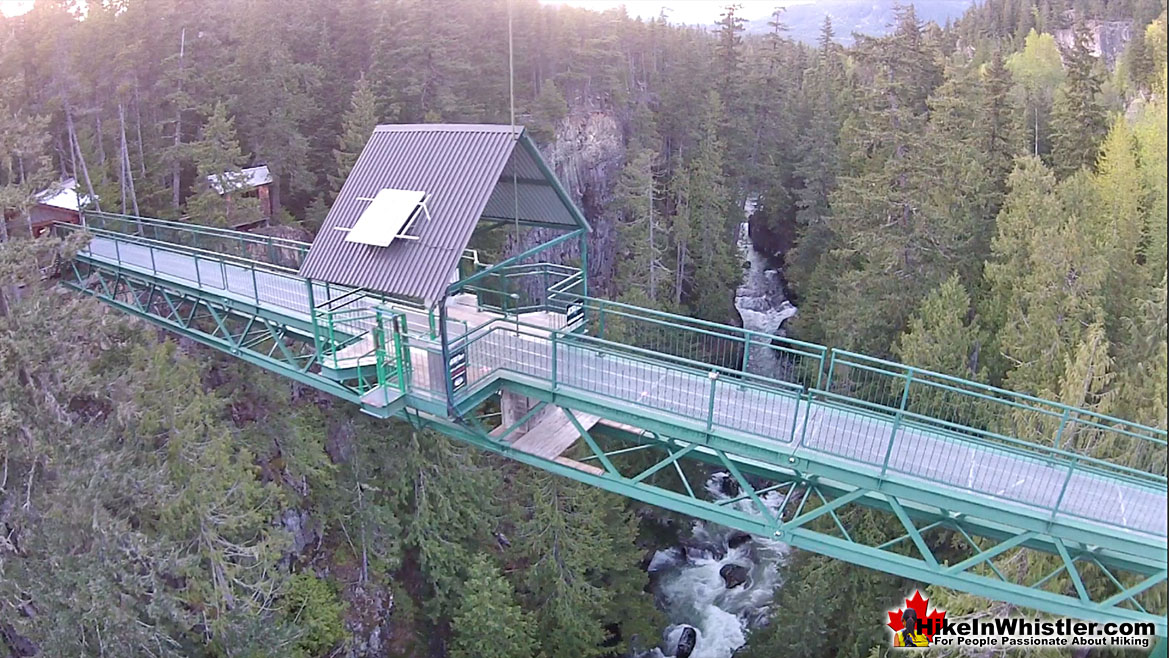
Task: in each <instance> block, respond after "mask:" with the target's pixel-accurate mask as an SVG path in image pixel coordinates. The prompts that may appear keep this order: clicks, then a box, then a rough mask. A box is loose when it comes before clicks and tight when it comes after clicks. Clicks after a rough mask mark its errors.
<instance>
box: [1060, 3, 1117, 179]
mask: <svg viewBox="0 0 1169 658" xmlns="http://www.w3.org/2000/svg"><path fill="white" fill-rule="evenodd" d="M1073 34H1074V38H1073V40H1072V46H1071V47H1070V48H1068V49H1067V50H1066V52H1065V53H1064V60H1065V62H1066V69H1067V78H1066V79H1065V80H1064V83H1063V85H1062V86H1061V87H1060V89H1059V91H1058V93H1056V96H1055V104H1054V106H1053V108H1052V111H1051V133H1052V135H1051V162H1052V165H1053V166H1054V168H1055V171H1056V173H1057V174H1059V175H1061V176H1067V175H1070V174H1071V173H1073V172H1075V171H1076V170H1078V169H1080V168H1081V167H1091V166H1092V165H1093V164H1094V163H1095V162H1096V154H1097V150H1098V149H1099V146H1100V141H1101V139H1103V137H1104V134H1105V132H1106V131H1107V129H1108V115H1107V113H1106V112H1105V110H1104V107H1103V106H1102V105H1101V103H1100V99H1099V96H1100V85H1101V84H1102V80H1101V78H1100V76H1099V75H1098V74H1097V73H1096V70H1095V67H1096V58H1095V57H1093V56H1092V50H1091V44H1092V34H1091V32H1089V31H1088V28H1087V27H1086V26H1084V25H1083V24H1078V25H1077V26H1076V28H1075V31H1074V33H1073Z"/></svg>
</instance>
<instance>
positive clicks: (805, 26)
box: [745, 0, 975, 44]
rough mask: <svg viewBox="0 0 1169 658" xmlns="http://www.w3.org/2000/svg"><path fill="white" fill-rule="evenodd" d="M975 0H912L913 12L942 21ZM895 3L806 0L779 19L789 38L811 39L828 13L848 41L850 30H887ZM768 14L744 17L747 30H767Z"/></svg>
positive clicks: (875, 32) (886, 0)
mask: <svg viewBox="0 0 1169 658" xmlns="http://www.w3.org/2000/svg"><path fill="white" fill-rule="evenodd" d="M974 1H975V0H930V1H929V2H916V3H912V4H913V5H914V8H915V9H916V11H917V16H918V18H920V19H921V20H923V21H934V22H936V23H937V24H938V25H944V24H945V23H946V20H947V19H950V20H953V19H957V18H959V17H961V16H962V14H963V13H964V12H965V11H966V10H967V9H969V8H970V7H971V6H972V5H974ZM897 5H898V2H897V1H896V0H868V1H857V0H827V1H817V2H813V3H809V4H801V5H790V6H788V7H787V8H786V9H785V10H784V12H783V19H782V20H783V23H784V25H786V26H787V27H788V33H789V34H790V35H791V37H792V38H793V39H796V40H797V41H803V42H805V43H815V41H816V40H817V39H819V37H820V28H821V26H822V25H823V24H824V16H831V17H832V29H833V30H834V31H835V32H836V40H837V41H839V42H841V43H845V44H850V43H852V41H853V37H852V35H853V33H854V32H857V33H860V34H870V35H874V36H879V35H882V34H885V33H887V32H888V31H889V26H890V25H891V24H892V23H893V10H894V8H895V7H896V6H897ZM770 20H771V17H765V18H758V19H755V20H752V21H747V22H746V24H745V27H746V31H747V33H748V34H762V33H764V32H769V31H770V30H771V27H770V26H769V25H768V22H769V21H770Z"/></svg>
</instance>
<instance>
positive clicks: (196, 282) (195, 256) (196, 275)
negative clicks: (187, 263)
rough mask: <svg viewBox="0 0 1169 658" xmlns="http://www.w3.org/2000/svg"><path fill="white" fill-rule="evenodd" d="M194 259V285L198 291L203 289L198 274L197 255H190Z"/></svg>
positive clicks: (201, 278)
mask: <svg viewBox="0 0 1169 658" xmlns="http://www.w3.org/2000/svg"><path fill="white" fill-rule="evenodd" d="M191 256H192V257H193V258H194V259H195V285H196V286H198V288H199V290H202V289H203V276H202V275H201V274H200V273H199V254H191Z"/></svg>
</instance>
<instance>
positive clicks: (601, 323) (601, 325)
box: [597, 301, 605, 338]
mask: <svg viewBox="0 0 1169 658" xmlns="http://www.w3.org/2000/svg"><path fill="white" fill-rule="evenodd" d="M597 306H599V307H600V317H599V318H598V320H597V338H604V337H605V302H604V301H602V302H601V303H600V304H598V305H597Z"/></svg>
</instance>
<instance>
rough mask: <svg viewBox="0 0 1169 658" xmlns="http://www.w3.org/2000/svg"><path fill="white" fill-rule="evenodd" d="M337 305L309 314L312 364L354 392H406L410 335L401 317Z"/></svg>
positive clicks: (384, 310) (395, 313) (394, 312)
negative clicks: (314, 349)
mask: <svg viewBox="0 0 1169 658" xmlns="http://www.w3.org/2000/svg"><path fill="white" fill-rule="evenodd" d="M356 299H361V298H360V297H356V296H355V297H353V298H351V301H350V302H349V303H338V305H337V307H336V308H323V309H322V308H317V309H315V310H314V322H313V327H314V331H315V332H317V335H316V336H315V337H314V338H315V339H316V340H315V343H316V345H317V349H318V355H317V361H318V363H320V365H321V367H322V368H328V369H330V370H332V371H334V372H335V373H339V376H340V377H341V378H343V379H345V380H346V381H350V382H353V386H354V388H355V389H356V390H357V391H359V392H366V391H370V390H373V389H374V388H377V387H384V388H387V389H393V390H397V391H400V392H403V393H405V392H406V391H408V390H409V388H410V374H411V365H410V357H409V353H408V350H409V330H408V326H407V319H406V315H405V314H404V313H402V312H401V311H398V310H395V309H392V308H387V307H383V306H373V307H369V306H356V305H355V304H354V303H353V301H352V300H356Z"/></svg>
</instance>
